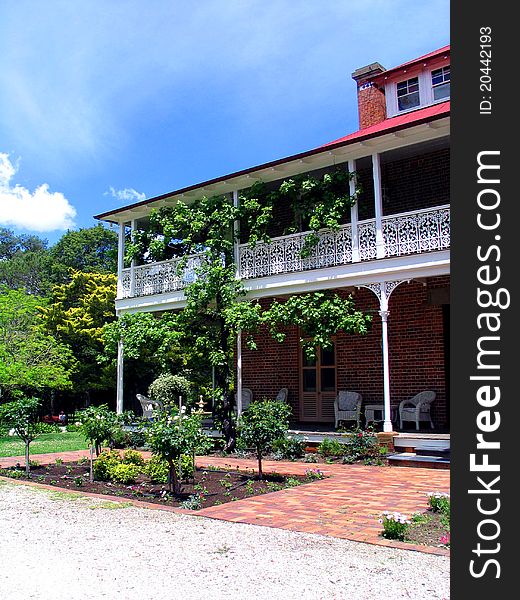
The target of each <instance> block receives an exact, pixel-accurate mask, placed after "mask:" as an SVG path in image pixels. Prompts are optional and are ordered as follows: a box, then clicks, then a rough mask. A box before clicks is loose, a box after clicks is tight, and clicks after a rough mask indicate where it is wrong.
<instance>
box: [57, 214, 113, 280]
mask: <svg viewBox="0 0 520 600" xmlns="http://www.w3.org/2000/svg"><path fill="white" fill-rule="evenodd" d="M49 252H50V255H51V258H52V269H51V278H52V282H53V283H65V282H67V281H70V272H71V269H72V270H75V271H83V272H85V273H115V272H116V271H117V234H116V233H115V232H114V231H111V230H110V229H107V228H106V227H103V225H96V226H95V227H89V228H87V229H78V230H77V231H67V233H65V234H64V235H63V236H62V237H61V239H60V240H58V242H56V244H54V246H52V247H51V249H50V251H49Z"/></svg>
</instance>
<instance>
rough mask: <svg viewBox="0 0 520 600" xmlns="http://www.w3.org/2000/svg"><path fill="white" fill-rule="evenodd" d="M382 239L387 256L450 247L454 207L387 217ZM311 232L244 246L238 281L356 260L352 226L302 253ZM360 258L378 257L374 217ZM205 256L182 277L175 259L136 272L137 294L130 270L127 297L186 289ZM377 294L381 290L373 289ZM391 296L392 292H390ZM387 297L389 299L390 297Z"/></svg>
mask: <svg viewBox="0 0 520 600" xmlns="http://www.w3.org/2000/svg"><path fill="white" fill-rule="evenodd" d="M382 227H383V240H384V251H385V256H386V257H391V256H402V255H405V254H417V253H421V252H431V251H435V250H445V249H447V248H449V247H450V208H449V205H444V206H439V207H435V208H430V209H426V210H420V211H414V212H408V213H401V214H398V215H391V216H387V217H383V219H382ZM307 235H309V232H304V233H296V234H293V235H287V236H283V237H277V238H273V239H272V240H271V242H270V243H268V244H265V243H258V244H256V246H254V247H251V246H249V245H248V244H241V245H240V246H239V249H238V261H239V273H238V275H239V277H241V278H242V279H253V278H255V277H267V276H270V275H277V274H283V273H296V272H301V271H309V270H311V269H323V268H326V267H335V266H339V265H346V264H349V263H351V262H352V228H351V225H350V224H349V225H343V226H342V227H340V228H339V230H338V231H327V230H324V231H321V232H319V233H318V238H319V242H318V245H317V246H316V247H315V248H313V250H312V252H311V254H310V256H308V257H306V258H302V256H301V252H302V249H303V247H304V243H305V238H306V236H307ZM358 240H359V257H360V259H361V260H362V261H365V260H374V259H375V258H376V223H375V220H374V219H369V220H366V221H360V222H359V224H358ZM200 260H201V256H193V257H190V258H189V259H188V262H187V264H186V267H185V268H184V269H183V271H182V273H180V272H179V261H180V259H178V258H176V259H173V260H166V261H163V262H159V263H153V264H149V265H143V266H138V267H135V268H134V283H135V285H134V290H133V293H132V287H131V269H123V271H122V274H121V287H122V297H123V298H129V297H131V296H150V295H153V294H163V293H166V292H174V291H178V290H182V289H183V288H184V287H186V285H187V284H188V283H189V282H190V281H193V279H194V278H195V277H196V268H197V266H199V265H200ZM373 291H374V293H376V295H377V292H376V291H375V290H373ZM385 291H386V290H385ZM388 291H389V292H390V293H391V290H388ZM390 293H388V296H389V295H390Z"/></svg>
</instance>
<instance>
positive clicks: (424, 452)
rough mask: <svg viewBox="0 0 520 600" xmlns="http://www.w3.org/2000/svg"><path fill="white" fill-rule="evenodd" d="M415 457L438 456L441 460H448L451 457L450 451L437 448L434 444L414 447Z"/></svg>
mask: <svg viewBox="0 0 520 600" xmlns="http://www.w3.org/2000/svg"><path fill="white" fill-rule="evenodd" d="M415 455H416V456H439V457H441V458H449V457H450V456H451V449H450V447H449V446H448V447H447V448H442V447H439V446H437V445H435V444H421V445H420V446H416V447H415Z"/></svg>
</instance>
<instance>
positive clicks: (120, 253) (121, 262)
mask: <svg viewBox="0 0 520 600" xmlns="http://www.w3.org/2000/svg"><path fill="white" fill-rule="evenodd" d="M124 266H125V224H124V223H119V237H118V240H117V297H118V298H122V297H123V269H124Z"/></svg>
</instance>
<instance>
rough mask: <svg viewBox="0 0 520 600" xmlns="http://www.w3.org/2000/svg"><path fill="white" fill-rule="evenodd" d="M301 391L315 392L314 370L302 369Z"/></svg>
mask: <svg viewBox="0 0 520 600" xmlns="http://www.w3.org/2000/svg"><path fill="white" fill-rule="evenodd" d="M303 391H304V392H315V391H316V370H315V369H305V370H304V371H303Z"/></svg>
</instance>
